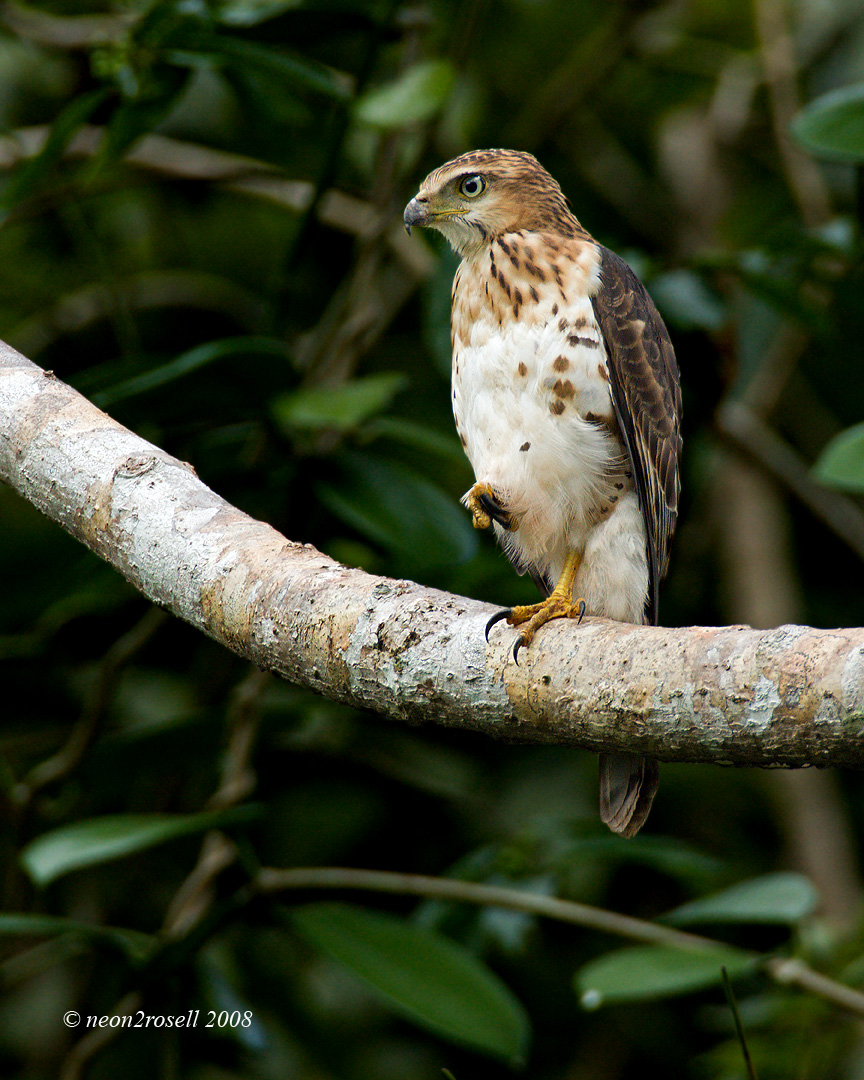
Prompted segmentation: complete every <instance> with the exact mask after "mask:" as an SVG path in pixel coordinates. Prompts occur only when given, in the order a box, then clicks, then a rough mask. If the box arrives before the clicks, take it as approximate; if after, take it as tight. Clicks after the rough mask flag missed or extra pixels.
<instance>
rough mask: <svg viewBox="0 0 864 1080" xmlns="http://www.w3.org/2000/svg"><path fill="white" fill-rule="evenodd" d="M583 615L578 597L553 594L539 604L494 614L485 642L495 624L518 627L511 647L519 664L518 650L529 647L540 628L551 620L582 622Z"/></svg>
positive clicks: (583, 605) (581, 603)
mask: <svg viewBox="0 0 864 1080" xmlns="http://www.w3.org/2000/svg"><path fill="white" fill-rule="evenodd" d="M584 614H585V601H584V600H583V599H582V597H580V598H579V599H578V600H571V598H570V597H569V596H568V595H565V594H564V593H563V592H562V593H557V592H553V593H552V595H551V596H547V597H546V599H545V600H541V601H540V603H539V604H526V605H524V606H520V607H514V608H505V610H504V611H498V612H496V613H495V614H494V615H493V616H492V618H491V619H490V620H489V622H487V623H486V640H487V641H488V640H489V631H490V630H491V629H492V627H493V626H494V625H495V623H497V622H501V621H502V620H505V619H506V621H507V623H508V624H509V625H510V626H518V627H519V636H518V637H517V638H516V643H515V644H514V646H513V659H514V660H515V661H516V663H517V664H518V663H519V650H520V649H522V648H524V647H525V646H526V645H530V644H531V642H532V641H533V640H534V635H535V634H536V633H537V631H538V630H539V629H540V627H541V626H545V625H546V623H547V622H551V621H552V620H553V619H576V620H577V621H578V622H581V621H582V616H583V615H584Z"/></svg>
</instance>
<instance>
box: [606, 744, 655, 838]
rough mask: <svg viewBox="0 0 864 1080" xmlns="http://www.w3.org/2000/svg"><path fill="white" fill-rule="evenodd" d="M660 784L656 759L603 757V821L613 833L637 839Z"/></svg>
mask: <svg viewBox="0 0 864 1080" xmlns="http://www.w3.org/2000/svg"><path fill="white" fill-rule="evenodd" d="M659 782H660V769H659V768H658V765H657V762H656V761H655V760H654V759H653V758H643V757H638V756H637V755H636V754H601V755H600V818H601V820H602V821H604V822H605V823H606V824H607V825H608V826H609V828H610V829H611V830H612V831H613V832H616V833H620V834H621V835H622V836H628V837H629V836H635V835H636V833H637V832H639V830H640V829H641V828H642V826H643V825H644V824H645V819H646V818H647V817H648V812H649V811H650V809H651V803H652V802H653V801H654V796H655V795H656V794H657V785H658V783H659Z"/></svg>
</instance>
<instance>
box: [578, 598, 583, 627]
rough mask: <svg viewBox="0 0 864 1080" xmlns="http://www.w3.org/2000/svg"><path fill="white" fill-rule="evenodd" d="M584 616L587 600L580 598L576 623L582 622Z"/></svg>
mask: <svg viewBox="0 0 864 1080" xmlns="http://www.w3.org/2000/svg"><path fill="white" fill-rule="evenodd" d="M584 617H585V601H584V600H580V601H579V618H578V619H577V620H576V625H577V626H578V625H579V623H580V622H582V620H583V619H584Z"/></svg>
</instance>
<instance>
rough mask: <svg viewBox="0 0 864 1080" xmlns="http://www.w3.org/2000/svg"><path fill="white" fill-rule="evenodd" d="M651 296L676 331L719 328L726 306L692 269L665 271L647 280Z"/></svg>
mask: <svg viewBox="0 0 864 1080" xmlns="http://www.w3.org/2000/svg"><path fill="white" fill-rule="evenodd" d="M649 291H650V293H651V296H652V297H653V299H654V302H655V303H656V304H657V306H658V307H659V308H660V310H661V311H662V312H663V315H664V317H665V318H666V319H668V320H669V322H670V323H673V324H674V325H675V326H676V327H678V329H680V330H719V329H720V327H721V326H723V325H724V323H725V322H726V319H727V315H726V309H725V308H724V306H723V303H722V302H721V301H720V300H719V299H718V297H717V296H716V295H715V294H714V293H713V292H712V291H710V290H709V289H708V287H707V286H706V284H705V282H704V281H703V280H702V278H701V277H699V275H698V274H696V273H694V272H693V271H692V270H685V269H680V270H669V271H667V273H665V274H658V275H657V276H656V277H654V278H652V280H651V288H650V290H649Z"/></svg>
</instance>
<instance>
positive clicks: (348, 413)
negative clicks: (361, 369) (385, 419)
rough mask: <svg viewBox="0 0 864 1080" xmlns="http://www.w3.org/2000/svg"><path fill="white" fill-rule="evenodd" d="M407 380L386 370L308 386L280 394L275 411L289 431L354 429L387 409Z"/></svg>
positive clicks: (275, 402) (278, 418)
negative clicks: (340, 383)
mask: <svg viewBox="0 0 864 1080" xmlns="http://www.w3.org/2000/svg"><path fill="white" fill-rule="evenodd" d="M406 382H407V379H406V377H405V376H404V375H396V374H393V373H386V374H381V375H367V376H366V377H365V378H360V379H352V380H351V381H350V382H346V383H342V385H341V386H309V387H304V388H303V389H301V390H295V391H294V392H293V393H290V394H282V395H280V396H279V397H277V398H276V400H275V401H274V403H273V411H274V414H275V416H276V419H277V420H278V422H279V423H280V424H281V425H282V426H283V427H285V428H287V429H288V430H289V431H290V430H299V431H309V430H315V429H318V428H335V429H336V430H337V431H351V430H352V429H353V428H356V427H357V426H358V425H359V424H360V423H362V422H363V421H364V420H365V419H366V418H367V417H369V416H374V415H375V413H379V412H381V411H382V410H384V409H386V408H387V406H388V405H389V404H390V402H391V401H392V400H393V398H394V397H395V396H396V394H397V393H398V392H399V391H400V390H401V389H402V387H403V386H405V384H406Z"/></svg>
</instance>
